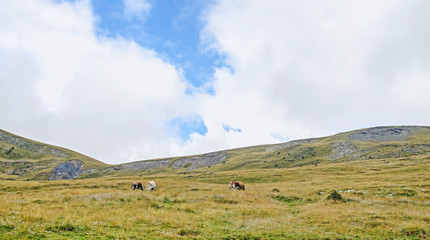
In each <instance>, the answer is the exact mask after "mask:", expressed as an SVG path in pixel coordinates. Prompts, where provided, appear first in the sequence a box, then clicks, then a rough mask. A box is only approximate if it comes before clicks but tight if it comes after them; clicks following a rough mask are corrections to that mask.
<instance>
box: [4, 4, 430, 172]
mask: <svg viewBox="0 0 430 240" xmlns="http://www.w3.org/2000/svg"><path fill="white" fill-rule="evenodd" d="M136 4H137V5H136ZM429 5H430V3H428V2H425V1H408V2H404V1H378V2H374V1H360V2H354V1H311V2H309V1H307V2H306V3H305V2H297V1H264V2H263V1H252V0H249V1H231V0H226V1H219V2H217V3H216V4H215V5H213V6H211V8H209V9H208V10H207V18H206V20H205V21H206V22H205V23H206V28H205V30H204V32H202V35H201V36H202V40H203V41H204V42H205V43H206V44H208V45H209V46H210V48H211V49H215V50H216V51H219V52H221V53H222V54H224V55H226V56H227V58H226V59H227V63H228V64H229V65H230V66H231V69H230V68H218V69H216V71H215V75H214V80H213V82H211V83H210V84H212V85H213V86H209V83H208V84H206V85H205V86H204V88H211V87H213V89H214V90H215V95H208V94H205V93H204V92H205V91H203V90H202V89H193V94H192V95H187V94H185V92H186V90H187V89H190V86H188V85H187V83H186V80H184V79H183V78H184V77H183V74H182V72H181V70H180V69H177V68H175V67H174V66H173V65H172V64H170V63H168V62H164V61H163V60H161V59H160V58H159V57H158V53H156V52H154V51H152V50H150V49H145V48H143V47H141V46H139V45H138V44H136V43H135V42H133V41H128V40H124V39H121V38H117V39H108V38H100V37H97V36H96V34H95V33H94V32H95V30H94V29H95V27H96V26H95V20H94V16H93V13H92V12H91V6H90V4H89V2H88V1H75V2H60V3H54V2H51V1H42V0H38V1H28V2H22V1H13V0H10V1H3V2H2V7H1V8H0V108H1V109H2V113H3V115H2V116H5V117H2V118H0V127H1V128H3V129H5V130H8V131H11V132H14V133H17V134H21V135H23V136H26V137H29V138H33V139H37V140H41V141H45V142H48V143H52V144H57V145H62V146H65V147H69V148H72V149H74V150H77V151H80V152H82V153H84V154H88V155H91V156H94V157H96V158H98V159H100V160H103V161H107V162H111V163H113V162H124V161H132V160H139V159H148V158H156V157H168V156H173V155H184V154H196V153H204V152H209V151H215V150H221V149H226V148H232V147H239V146H249V145H254V144H265V143H274V142H279V141H281V140H282V141H284V140H293V139H298V138H303V137H316V136H321V135H325V134H331V133H336V132H338V131H343V130H351V129H355V128H360V127H367V126H376V125H394V124H420V125H430V107H429V106H427V105H426V103H428V102H429V101H430V95H429V94H428V93H429V92H430V70H429V68H428V66H430V48H429V47H428V42H430V32H429V30H428V29H430V26H429V25H430V19H429V18H430V15H428V14H427V13H428V11H429V9H430V6H429ZM124 6H125V8H124V11H125V12H126V14H128V16H129V17H130V18H135V17H137V18H140V17H139V16H141V17H143V18H146V16H148V14H149V12H150V9H151V6H150V4H148V2H147V1H143V2H132V1H125V2H124ZM127 9H128V10H127ZM140 14H143V15H140ZM140 20H141V19H140ZM143 20H144V19H143ZM194 116H198V117H199V119H200V117H201V119H203V121H204V123H205V125H206V127H207V133H206V134H205V136H202V135H200V134H197V133H194V134H192V135H191V136H190V139H189V140H188V141H186V142H185V143H184V142H183V141H182V140H181V139H180V138H179V137H178V133H177V132H169V131H171V128H169V126H166V124H168V123H169V121H170V120H171V119H175V118H183V119H187V118H189V117H194ZM225 126H231V127H233V128H235V129H240V131H226V130H225V129H224V127H225Z"/></svg>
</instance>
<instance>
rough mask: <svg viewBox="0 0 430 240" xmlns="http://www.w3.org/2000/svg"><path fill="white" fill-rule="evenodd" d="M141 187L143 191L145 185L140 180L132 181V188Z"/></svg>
mask: <svg viewBox="0 0 430 240" xmlns="http://www.w3.org/2000/svg"><path fill="white" fill-rule="evenodd" d="M135 189H140V190H142V191H143V185H142V183H140V182H132V183H131V190H135Z"/></svg>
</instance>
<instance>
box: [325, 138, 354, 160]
mask: <svg viewBox="0 0 430 240" xmlns="http://www.w3.org/2000/svg"><path fill="white" fill-rule="evenodd" d="M331 147H332V152H331V154H330V155H329V156H327V158H328V159H330V160H337V159H340V158H343V157H346V156H348V155H350V154H352V153H354V152H355V151H356V150H357V147H356V146H355V145H354V144H352V143H350V142H338V143H332V144H331Z"/></svg>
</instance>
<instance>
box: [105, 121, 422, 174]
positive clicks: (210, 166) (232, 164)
mask: <svg viewBox="0 0 430 240" xmlns="http://www.w3.org/2000/svg"><path fill="white" fill-rule="evenodd" d="M428 153H430V127H422V126H398V127H375V128H367V129H360V130H355V131H350V132H344V133H339V134H336V135H333V136H328V137H322V138H313V139H303V140H295V141H291V142H287V143H282V144H274V145H262V146H252V147H246V148H239V149H231V150H225V151H220V152H214V153H208V154H203V155H197V156H188V157H180V158H167V159H158V160H150V161H137V162H133V163H125V164H120V165H116V166H112V167H109V168H106V169H104V170H102V171H101V172H100V174H99V175H130V174H142V173H143V174H152V173H155V172H160V171H167V172H169V171H171V172H178V173H179V172H183V173H186V172H189V171H193V170H195V171H202V170H205V171H211V172H216V171H230V170H238V169H256V168H263V169H266V168H291V167H301V166H307V165H319V164H324V163H336V162H348V161H362V160H369V159H392V158H403V157H409V156H412V155H422V156H427V154H428Z"/></svg>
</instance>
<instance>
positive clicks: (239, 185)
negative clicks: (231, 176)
mask: <svg viewBox="0 0 430 240" xmlns="http://www.w3.org/2000/svg"><path fill="white" fill-rule="evenodd" d="M232 188H233V189H234V190H245V184H243V183H242V182H239V181H232V182H229V183H228V189H232Z"/></svg>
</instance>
